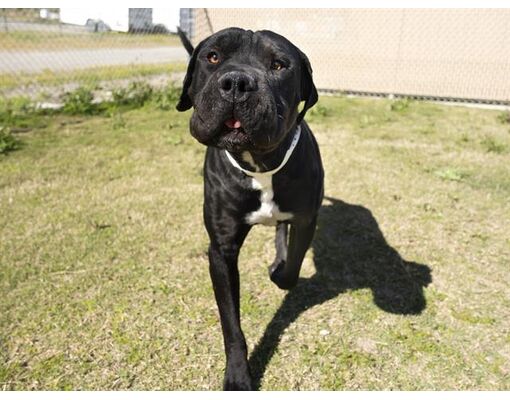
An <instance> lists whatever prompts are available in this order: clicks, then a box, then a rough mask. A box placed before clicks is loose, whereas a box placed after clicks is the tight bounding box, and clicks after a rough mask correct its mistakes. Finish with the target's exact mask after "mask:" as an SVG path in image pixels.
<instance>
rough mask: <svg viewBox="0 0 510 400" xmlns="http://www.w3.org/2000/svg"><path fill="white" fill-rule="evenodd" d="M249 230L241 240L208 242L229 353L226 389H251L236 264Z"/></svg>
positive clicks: (211, 273) (243, 234) (210, 263)
mask: <svg viewBox="0 0 510 400" xmlns="http://www.w3.org/2000/svg"><path fill="white" fill-rule="evenodd" d="M247 230H249V228H246V233H245V232H243V233H242V234H241V237H242V238H241V240H239V239H240V238H239V235H236V236H237V238H231V240H228V241H224V240H222V244H220V243H218V242H217V240H211V245H210V246H209V272H210V275H211V280H212V283H213V288H214V296H215V297H216V303H217V304H218V309H219V312H220V320H221V328H222V331H223V341H224V344H225V354H226V357H227V366H226V371H225V379H224V382H223V389H224V390H252V382H251V376H250V371H249V367H248V360H247V348H246V341H245V339H244V334H243V331H242V330H241V322H240V311H239V271H238V268H237V258H238V255H239V250H240V248H241V245H242V241H243V239H244V237H245V236H246V234H247ZM211 239H213V238H211ZM236 239H237V240H236Z"/></svg>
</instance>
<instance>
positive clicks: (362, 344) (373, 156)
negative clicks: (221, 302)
mask: <svg viewBox="0 0 510 400" xmlns="http://www.w3.org/2000/svg"><path fill="white" fill-rule="evenodd" d="M168 101H173V97H171V96H170V98H169V99H168ZM168 101H166V102H168ZM155 104H157V103H155V102H152V101H151V102H147V103H145V106H144V107H142V108H138V109H132V110H123V109H119V113H118V114H114V113H112V114H100V115H94V116H83V115H76V116H67V115H58V114H55V115H51V116H44V115H36V116H32V117H30V118H27V119H24V123H25V125H27V124H28V126H25V128H24V130H23V131H21V132H19V133H16V134H15V135H16V139H18V140H20V141H21V142H22V146H21V147H20V148H19V149H17V150H14V151H11V152H9V153H7V154H4V155H2V154H0V170H1V174H0V297H1V298H2V302H1V303H0V357H1V359H0V387H2V388H4V389H18V390H19V389H45V390H48V389H183V390H186V389H195V390H196V389H218V388H220V387H221V381H222V375H223V368H224V355H223V342H222V337H221V330H220V326H219V322H218V315H217V310H216V305H215V302H214V297H213V292H212V289H211V284H210V280H209V274H208V267H207V256H206V248H207V238H206V234H205V230H204V228H203V225H202V176H201V169H202V163H203V157H204V148H203V147H202V146H201V145H199V144H198V143H196V142H195V141H194V139H192V138H191V136H190V135H189V133H188V118H189V113H184V114H179V113H177V112H175V111H174V110H173V109H171V108H169V107H163V108H167V109H161V107H156V105H155ZM165 104H166V103H165ZM394 104H395V103H394V102H391V101H386V100H370V99H347V98H342V97H340V98H338V97H323V98H322V99H321V102H320V107H316V109H315V110H316V111H313V112H311V113H310V115H309V118H308V120H309V121H310V124H311V126H312V128H313V130H314V132H315V133H316V136H317V139H318V141H319V144H320V146H321V151H322V155H323V160H324V167H325V170H326V195H327V196H328V198H327V199H326V200H325V201H324V205H323V208H322V210H321V214H320V218H319V226H318V229H317V232H316V236H315V240H314V243H313V246H312V249H311V250H310V251H309V253H308V255H307V258H306V260H305V262H304V266H303V271H302V278H301V281H300V283H299V285H298V286H297V287H296V288H295V289H294V290H292V291H291V292H289V293H286V292H283V291H280V290H279V289H278V288H277V287H276V286H274V285H273V284H272V283H271V282H270V281H269V279H268V277H267V272H266V266H267V265H269V264H270V262H271V261H272V257H273V256H274V250H273V244H272V240H273V236H274V232H273V229H271V228H267V227H255V228H254V229H253V231H252V232H251V233H250V236H249V238H248V240H247V242H246V245H245V247H243V250H242V253H241V257H240V270H241V290H242V301H241V308H242V323H243V330H244V332H245V334H246V337H247V341H248V347H249V352H250V354H251V361H250V362H251V365H252V370H253V372H254V375H255V378H256V380H258V381H259V382H260V387H261V389H264V390H266V389H267V390H270V389H273V390H277V389H301V390H307V389H335V390H344V389H352V390H357V389H379V390H383V389H407V390H415V389H444V390H460V389H496V390H502V389H506V390H509V389H510V376H509V373H510V319H509V318H508V310H509V307H510V300H509V297H508V287H509V283H510V282H509V279H510V278H509V270H508V265H509V263H510V238H509V236H508V221H509V220H510V204H509V202H508V198H509V196H510V170H509V169H510V162H509V161H510V159H509V158H510V156H509V152H508V149H509V148H510V132H509V126H508V124H502V123H501V122H500V121H499V119H498V115H499V113H498V112H495V111H488V110H477V109H470V108H463V107H446V106H439V105H433V104H427V103H420V102H414V101H413V102H407V103H406V105H405V106H403V105H402V104H401V103H399V104H398V105H394ZM10 115H11V117H10V118H11V120H9V124H10V125H12V126H19V124H18V125H16V118H18V117H16V116H12V113H11V114H10ZM119 116H120V117H119ZM27 121H28V122H27ZM119 121H120V122H119ZM487 138H490V140H492V141H493V142H494V143H497V144H498V146H497V149H498V150H496V151H494V150H491V149H492V148H493V147H494V146H493V145H492V144H488V143H489V142H487Z"/></svg>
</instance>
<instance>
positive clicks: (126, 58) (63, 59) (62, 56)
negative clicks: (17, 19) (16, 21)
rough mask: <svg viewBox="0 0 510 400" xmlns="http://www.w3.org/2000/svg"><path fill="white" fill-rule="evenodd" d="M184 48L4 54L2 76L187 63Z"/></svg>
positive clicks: (0, 53) (0, 56) (0, 60)
mask: <svg viewBox="0 0 510 400" xmlns="http://www.w3.org/2000/svg"><path fill="white" fill-rule="evenodd" d="M187 57H188V56H187V53H186V51H185V50H184V48H182V47H153V48H143V49H142V48H140V49H133V48H128V49H98V50H87V49H79V50H62V51H0V73H19V72H29V73H34V72H41V71H44V70H46V69H49V70H52V71H69V70H73V69H81V68H91V67H100V66H105V65H129V64H157V63H167V62H173V61H186V60H187Z"/></svg>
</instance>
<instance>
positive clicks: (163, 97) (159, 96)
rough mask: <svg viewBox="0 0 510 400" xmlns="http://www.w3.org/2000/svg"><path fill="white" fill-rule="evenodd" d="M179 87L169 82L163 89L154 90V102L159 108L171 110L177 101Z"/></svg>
mask: <svg viewBox="0 0 510 400" xmlns="http://www.w3.org/2000/svg"><path fill="white" fill-rule="evenodd" d="M179 96H180V89H179V88H178V87H176V86H175V85H174V84H169V85H168V86H166V87H165V88H164V89H162V90H160V91H157V92H154V96H153V98H154V103H155V104H156V106H157V107H158V108H159V109H160V110H173V109H174V108H175V105H176V104H177V101H179Z"/></svg>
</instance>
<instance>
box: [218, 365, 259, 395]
mask: <svg viewBox="0 0 510 400" xmlns="http://www.w3.org/2000/svg"><path fill="white" fill-rule="evenodd" d="M223 390H253V385H252V382H251V375H250V371H249V369H248V366H247V365H246V366H239V365H237V366H234V365H232V366H227V371H226V373H225V380H224V381H223Z"/></svg>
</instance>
